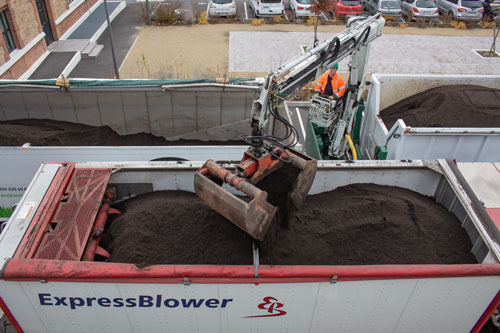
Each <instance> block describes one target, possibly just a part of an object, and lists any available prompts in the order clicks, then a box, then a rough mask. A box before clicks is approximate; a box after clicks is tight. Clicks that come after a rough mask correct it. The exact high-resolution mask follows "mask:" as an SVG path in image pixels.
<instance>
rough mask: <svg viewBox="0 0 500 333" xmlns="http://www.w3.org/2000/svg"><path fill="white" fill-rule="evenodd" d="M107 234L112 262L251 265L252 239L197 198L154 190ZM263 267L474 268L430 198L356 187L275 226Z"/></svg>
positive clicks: (461, 235) (465, 245)
mask: <svg viewBox="0 0 500 333" xmlns="http://www.w3.org/2000/svg"><path fill="white" fill-rule="evenodd" d="M117 208H118V209H121V210H122V212H123V215H121V216H120V217H118V218H116V219H115V220H114V221H113V222H112V224H111V226H110V227H109V228H108V229H107V231H106V232H105V238H104V239H103V244H102V245H103V247H105V248H106V249H107V250H108V251H110V252H111V257H110V258H109V261H112V262H122V263H135V264H138V265H139V266H140V267H143V266H147V265H152V264H239V265H248V264H252V239H251V237H250V236H248V235H247V234H246V233H245V232H244V231H242V230H240V229H239V228H237V227H236V226H234V225H233V224H232V223H230V222H229V221H227V220H226V219H225V218H223V217H222V216H220V215H218V214H217V213H215V212H214V211H212V209H211V208H209V207H208V206H207V205H205V204H204V203H203V202H201V201H200V200H199V199H198V198H197V197H196V195H195V194H193V193H187V192H181V191H162V192H153V193H148V194H145V195H141V196H138V197H135V198H133V199H129V200H127V201H124V202H122V203H120V204H119V205H118V207H117ZM273 223H274V224H273V225H272V226H271V228H270V230H269V232H268V234H267V236H266V239H265V240H264V242H262V243H261V244H260V263H261V264H273V265H371V264H465V263H476V261H475V259H474V257H473V255H472V254H471V253H470V250H471V248H472V245H471V243H470V241H469V238H468V237H467V235H466V233H465V230H464V229H462V228H461V227H460V223H459V221H458V220H457V218H456V217H455V216H454V215H452V214H451V213H449V212H448V211H447V210H446V209H445V208H444V207H443V206H441V205H439V204H437V203H436V202H435V201H434V200H433V199H432V198H430V197H425V196H422V195H420V194H418V193H415V192H412V191H409V190H406V189H402V188H397V187H388V186H379V185H373V184H356V185H350V186H346V187H342V188H338V189H336V190H335V191H331V192H325V193H321V194H317V195H311V196H309V197H308V198H307V200H306V202H305V204H304V206H303V208H302V209H301V210H300V212H298V213H296V215H295V217H293V218H291V220H290V221H289V223H288V224H287V223H283V222H280V221H279V220H276V221H274V222H273Z"/></svg>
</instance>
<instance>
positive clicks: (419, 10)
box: [401, 0, 439, 21]
mask: <svg viewBox="0 0 500 333" xmlns="http://www.w3.org/2000/svg"><path fill="white" fill-rule="evenodd" d="M401 11H402V13H403V16H404V17H406V18H407V19H408V20H409V21H411V20H412V19H418V18H420V19H425V20H431V19H437V18H438V17H439V9H438V7H437V5H436V3H435V2H434V0H402V1H401Z"/></svg>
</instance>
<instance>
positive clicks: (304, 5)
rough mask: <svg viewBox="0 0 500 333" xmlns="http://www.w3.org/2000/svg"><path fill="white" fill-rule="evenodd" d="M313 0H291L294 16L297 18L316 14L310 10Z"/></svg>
mask: <svg viewBox="0 0 500 333" xmlns="http://www.w3.org/2000/svg"><path fill="white" fill-rule="evenodd" d="M312 2H313V1H312V0H290V9H291V10H292V12H293V16H294V17H296V18H299V17H304V16H315V15H316V14H314V13H313V12H311V11H310V8H311V6H312Z"/></svg>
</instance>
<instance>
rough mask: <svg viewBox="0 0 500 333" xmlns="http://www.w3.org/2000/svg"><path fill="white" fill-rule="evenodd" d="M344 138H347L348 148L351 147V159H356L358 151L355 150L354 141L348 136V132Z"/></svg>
mask: <svg viewBox="0 0 500 333" xmlns="http://www.w3.org/2000/svg"><path fill="white" fill-rule="evenodd" d="M345 138H346V139H347V143H349V148H351V153H352V159H353V160H354V161H357V160H358V153H357V152H356V147H354V143H353V142H352V139H351V137H350V136H349V134H347V133H346V135H345Z"/></svg>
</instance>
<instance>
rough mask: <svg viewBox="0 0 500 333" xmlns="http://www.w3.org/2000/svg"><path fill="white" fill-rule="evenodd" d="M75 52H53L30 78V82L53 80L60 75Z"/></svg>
mask: <svg viewBox="0 0 500 333" xmlns="http://www.w3.org/2000/svg"><path fill="white" fill-rule="evenodd" d="M75 53H76V52H53V53H51V54H49V56H48V57H47V58H46V59H45V60H44V61H43V62H42V64H41V65H40V67H38V69H37V70H36V71H35V72H34V73H33V74H32V75H31V76H30V78H29V79H30V80H39V79H55V78H58V77H59V75H60V74H61V73H62V71H63V70H64V68H65V67H66V65H67V64H68V63H69V62H70V60H71V59H72V58H73V56H74V55H75Z"/></svg>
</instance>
